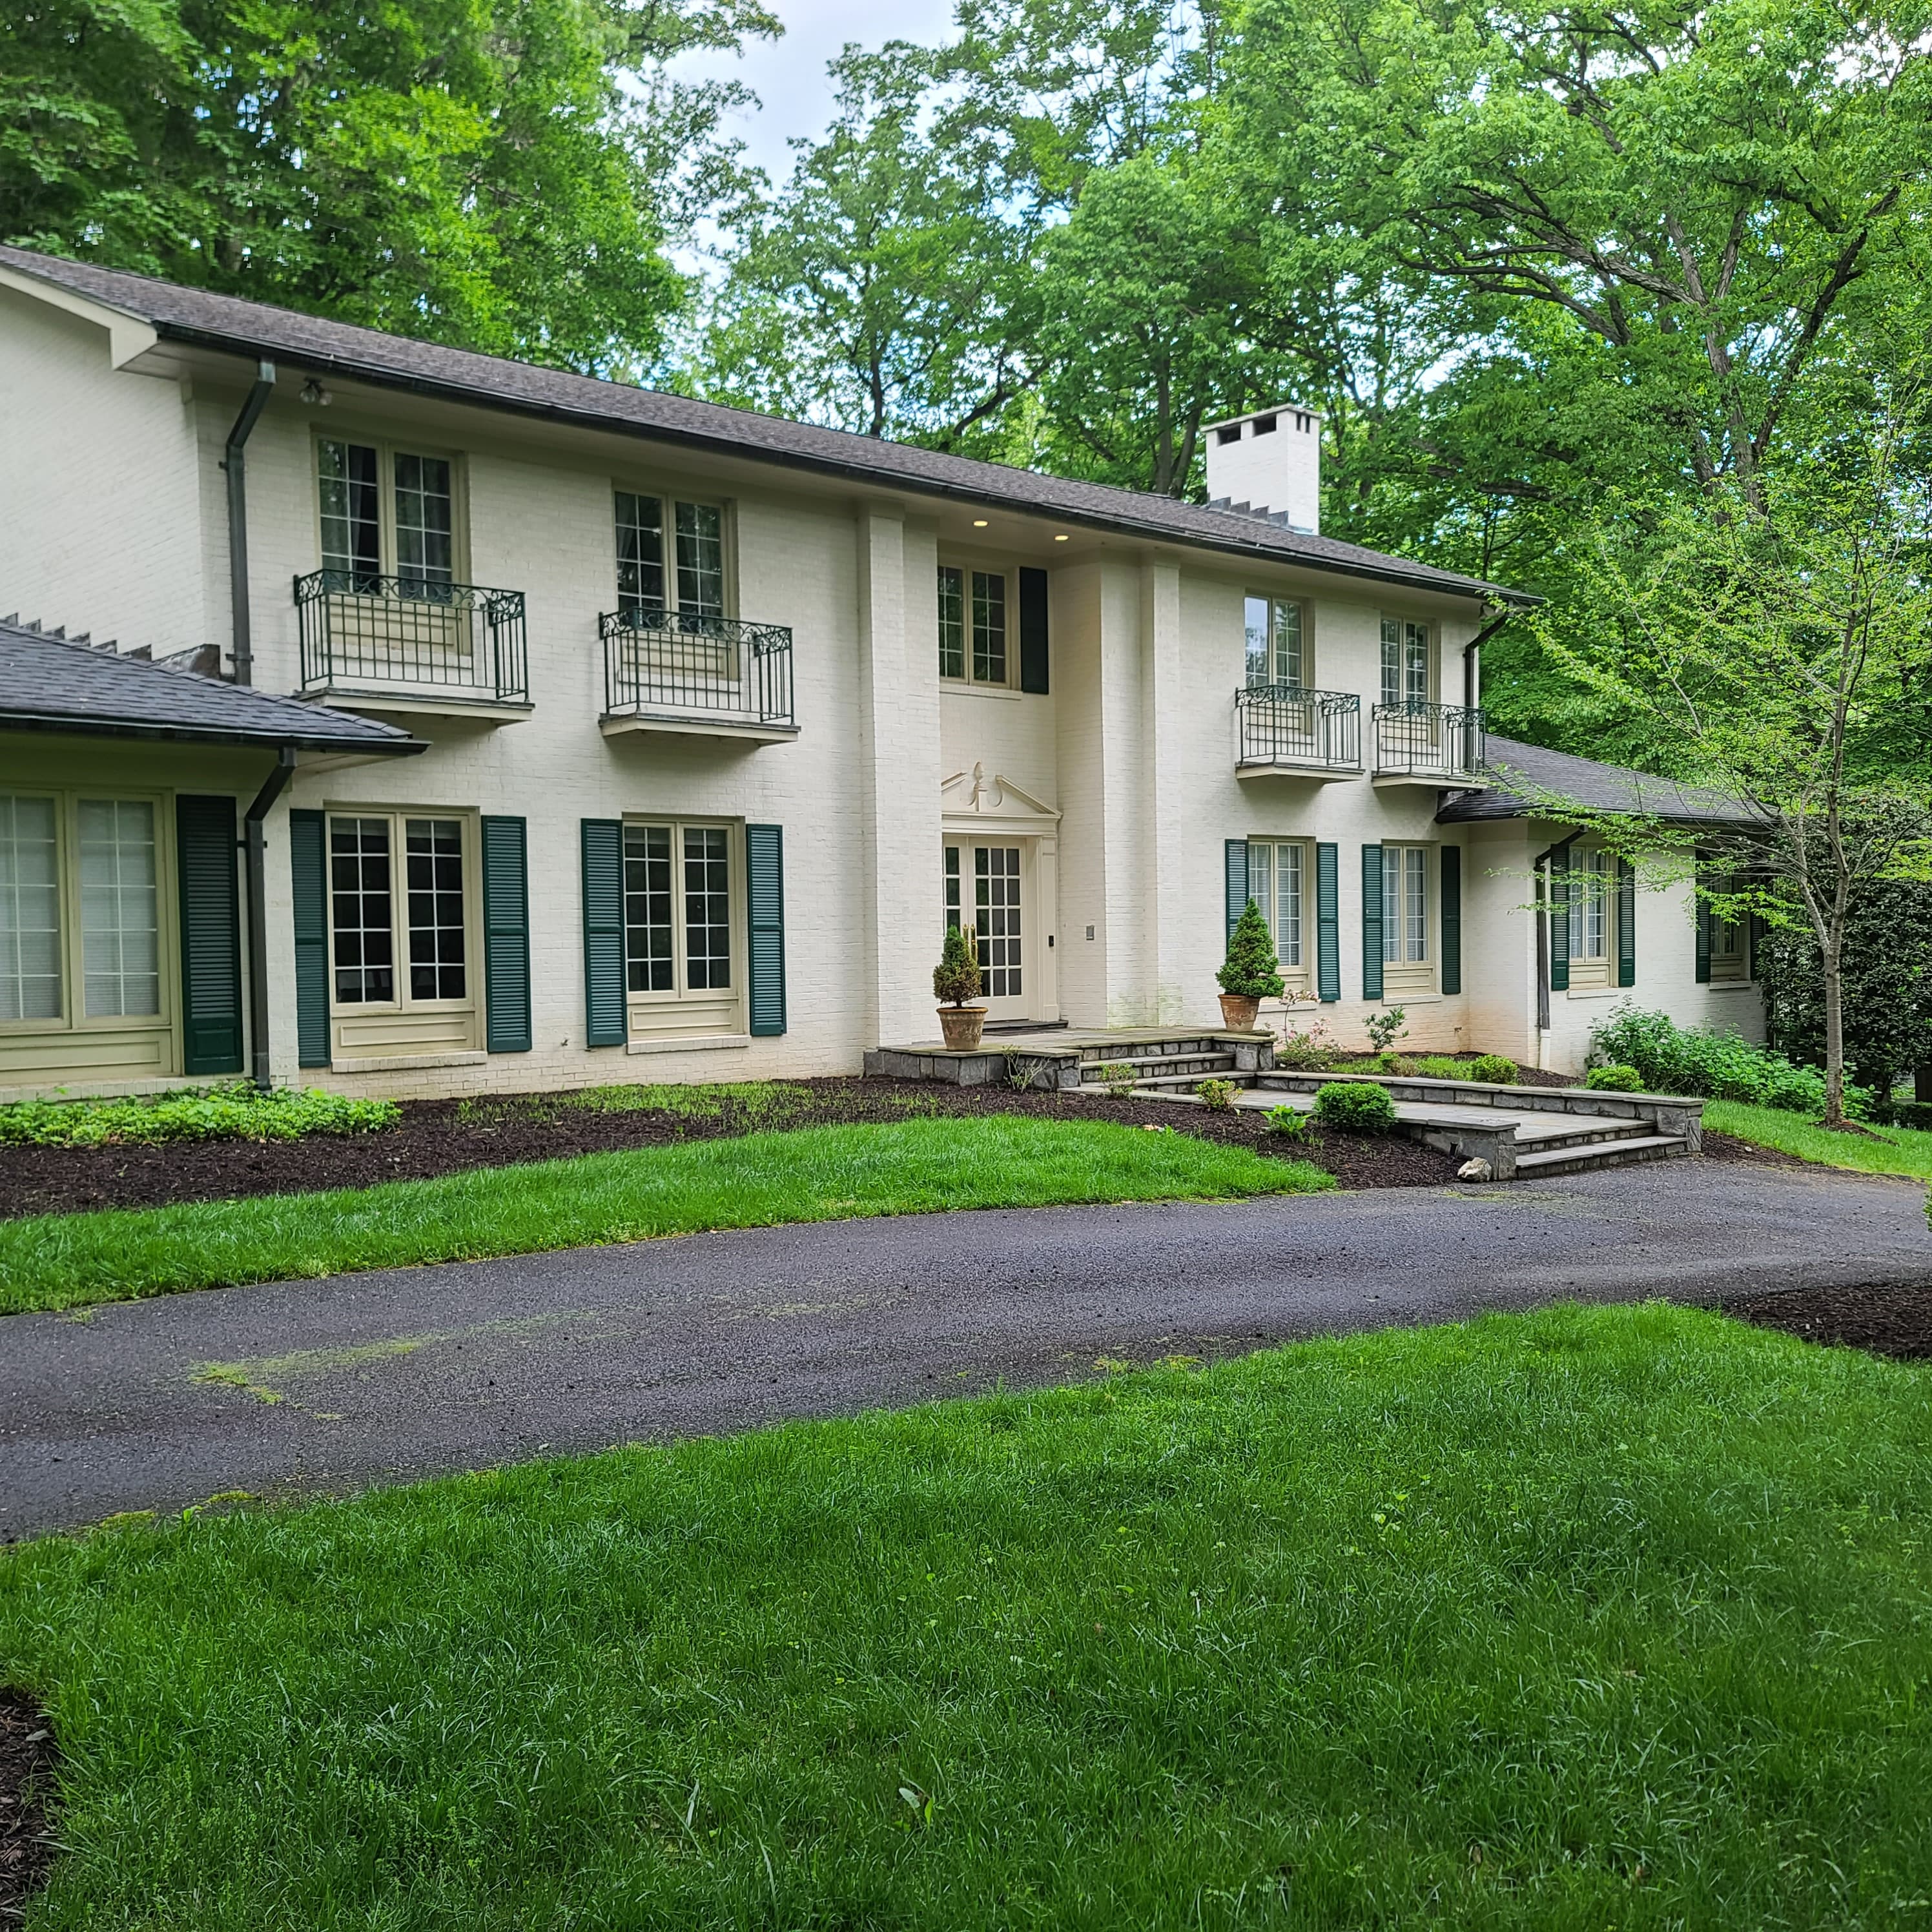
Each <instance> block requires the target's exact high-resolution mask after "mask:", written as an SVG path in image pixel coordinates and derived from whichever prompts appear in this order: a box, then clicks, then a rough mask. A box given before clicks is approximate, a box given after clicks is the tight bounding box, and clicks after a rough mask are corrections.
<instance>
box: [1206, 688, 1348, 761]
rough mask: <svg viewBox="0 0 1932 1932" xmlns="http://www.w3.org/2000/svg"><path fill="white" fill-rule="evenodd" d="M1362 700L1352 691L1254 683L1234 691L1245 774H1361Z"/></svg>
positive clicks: (1237, 739) (1238, 753) (1239, 757)
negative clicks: (1318, 689)
mask: <svg viewBox="0 0 1932 1932" xmlns="http://www.w3.org/2000/svg"><path fill="white" fill-rule="evenodd" d="M1361 770H1362V700H1361V699H1360V698H1359V697H1356V696H1355V694H1354V693H1353V692H1352V691H1309V690H1306V689H1304V688H1303V687H1302V686H1301V685H1295V684H1251V685H1244V687H1243V688H1241V689H1240V690H1238V691H1236V692H1235V775H1237V776H1238V777H1240V778H1267V777H1270V776H1275V777H1280V778H1313V779H1316V780H1317V781H1322V780H1325V779H1329V778H1359V777H1360V776H1361Z"/></svg>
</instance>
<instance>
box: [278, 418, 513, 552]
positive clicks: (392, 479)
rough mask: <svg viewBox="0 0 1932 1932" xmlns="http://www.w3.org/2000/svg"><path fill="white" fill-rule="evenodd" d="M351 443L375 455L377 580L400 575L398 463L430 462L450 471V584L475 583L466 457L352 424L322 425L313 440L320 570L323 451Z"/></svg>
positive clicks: (313, 519)
mask: <svg viewBox="0 0 1932 1932" xmlns="http://www.w3.org/2000/svg"><path fill="white" fill-rule="evenodd" d="M324 443H351V444H354V445H356V446H359V447H360V448H362V449H374V451H375V452H376V525H377V533H378V550H379V557H378V562H379V565H380V569H379V571H378V574H380V575H382V576H384V577H395V576H399V575H401V574H402V573H401V569H400V568H399V566H398V559H397V549H396V521H397V520H396V458H398V456H427V457H433V458H436V459H437V460H438V461H439V462H443V463H448V464H449V523H450V528H449V574H450V579H451V581H452V582H453V583H471V582H473V581H474V573H473V571H472V568H471V565H470V559H469V466H468V464H467V463H466V461H465V460H464V458H463V453H462V452H460V450H453V449H435V448H432V447H431V446H428V445H426V444H420V443H411V442H407V441H403V442H398V441H397V440H395V438H394V437H388V436H385V435H383V434H380V433H378V432H377V431H373V430H368V429H362V428H356V426H355V425H353V424H350V423H337V422H331V423H329V424H326V425H323V424H320V423H318V424H317V425H314V428H312V429H311V431H310V436H309V463H308V487H309V495H310V499H311V502H310V526H311V529H313V530H314V532H315V557H316V563H317V567H318V568H326V567H327V565H326V562H325V561H324V559H325V552H324V550H323V509H324V505H323V475H322V449H323V444H324Z"/></svg>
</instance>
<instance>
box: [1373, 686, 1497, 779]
mask: <svg viewBox="0 0 1932 1932" xmlns="http://www.w3.org/2000/svg"><path fill="white" fill-rule="evenodd" d="M1375 733H1376V764H1375V777H1376V783H1377V784H1420V785H1459V784H1470V783H1472V782H1473V781H1475V779H1476V778H1477V777H1478V774H1479V773H1480V772H1481V770H1482V768H1483V762H1484V758H1485V757H1487V754H1488V744H1487V736H1486V730H1485V727H1484V721H1483V714H1482V712H1481V709H1480V708H1479V707H1472V706H1465V705H1460V704H1423V703H1399V704H1378V705H1377V706H1376V709H1375Z"/></svg>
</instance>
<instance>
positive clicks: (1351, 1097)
mask: <svg viewBox="0 0 1932 1932" xmlns="http://www.w3.org/2000/svg"><path fill="white" fill-rule="evenodd" d="M1315 1114H1316V1118H1317V1119H1318V1120H1319V1121H1321V1123H1322V1125H1323V1126H1324V1127H1340V1128H1341V1129H1342V1130H1343V1132H1344V1133H1352V1134H1385V1133H1388V1130H1390V1128H1391V1127H1394V1125H1395V1103H1394V1101H1393V1100H1391V1099H1390V1098H1389V1097H1388V1088H1385V1087H1378V1086H1376V1085H1373V1083H1372V1082H1369V1081H1367V1080H1331V1081H1330V1082H1329V1083H1328V1085H1327V1086H1325V1087H1323V1088H1319V1090H1318V1091H1317V1092H1316V1096H1315Z"/></svg>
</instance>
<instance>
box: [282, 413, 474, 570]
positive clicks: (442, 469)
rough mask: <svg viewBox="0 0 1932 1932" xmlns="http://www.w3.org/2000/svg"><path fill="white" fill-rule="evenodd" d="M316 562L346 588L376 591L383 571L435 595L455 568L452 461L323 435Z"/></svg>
mask: <svg viewBox="0 0 1932 1932" xmlns="http://www.w3.org/2000/svg"><path fill="white" fill-rule="evenodd" d="M316 481H317V491H318V494H319V498H320V505H321V511H322V567H323V569H325V570H329V571H341V573H342V574H344V576H346V577H347V578H348V579H349V580H350V582H349V586H348V587H349V588H350V589H359V590H368V591H374V590H376V589H378V588H380V586H379V584H378V583H377V579H379V578H380V577H382V576H383V575H384V574H392V575H394V576H395V577H397V578H398V579H399V580H400V581H401V586H402V590H403V594H404V595H405V596H410V597H425V598H441V597H443V596H444V595H446V592H448V590H449V586H450V585H451V583H452V582H453V581H454V580H455V574H456V495H455V468H454V466H453V465H452V463H451V462H450V460H449V458H447V457H446V456H425V455H422V454H421V453H419V452H415V451H410V450H401V449H386V448H385V447H383V446H382V445H380V444H377V443H347V442H342V441H339V440H336V439H335V438H334V437H323V438H322V439H321V440H320V441H318V442H317V444H316Z"/></svg>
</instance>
